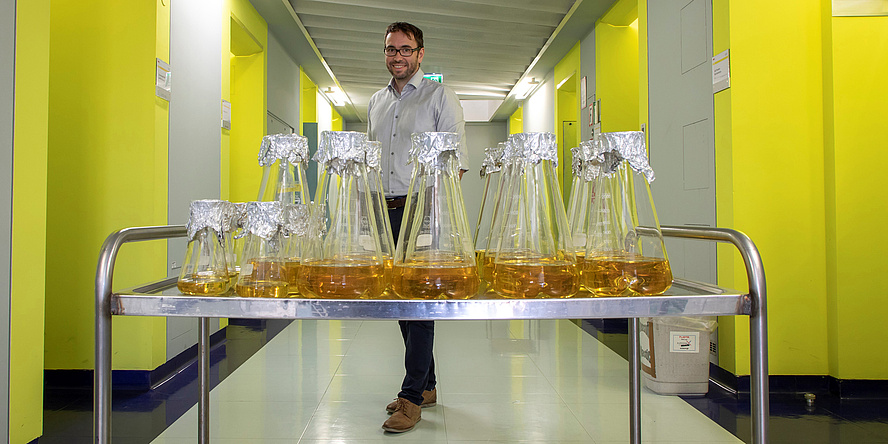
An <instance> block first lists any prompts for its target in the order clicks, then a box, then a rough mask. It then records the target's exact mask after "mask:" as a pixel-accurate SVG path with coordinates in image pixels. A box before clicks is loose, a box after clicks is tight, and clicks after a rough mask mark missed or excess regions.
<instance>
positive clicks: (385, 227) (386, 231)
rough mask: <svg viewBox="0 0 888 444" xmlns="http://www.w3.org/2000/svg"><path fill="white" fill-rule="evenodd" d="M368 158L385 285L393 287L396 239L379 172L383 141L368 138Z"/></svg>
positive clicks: (366, 152) (371, 197)
mask: <svg viewBox="0 0 888 444" xmlns="http://www.w3.org/2000/svg"><path fill="white" fill-rule="evenodd" d="M364 150H365V154H366V156H367V157H366V159H367V168H368V171H367V181H368V182H369V184H370V188H369V192H370V200H371V202H373V216H374V218H375V219H376V227H377V228H379V230H380V231H379V247H380V251H382V257H383V263H384V264H385V287H386V289H388V288H390V287H391V283H392V265H393V261H394V257H395V241H394V237H393V235H392V223H391V221H389V216H388V206H387V205H386V203H385V191H383V188H382V177H381V176H380V172H379V159H380V157H381V155H382V143H381V142H378V141H375V140H368V141H366V142H365V143H364Z"/></svg>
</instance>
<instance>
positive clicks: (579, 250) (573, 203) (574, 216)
mask: <svg viewBox="0 0 888 444" xmlns="http://www.w3.org/2000/svg"><path fill="white" fill-rule="evenodd" d="M593 143H594V142H593V141H591V140H587V141H583V142H580V145H579V146H577V147H575V148H571V152H572V153H573V164H572V165H571V166H572V171H573V176H574V180H573V183H572V184H571V190H570V199H569V201H568V206H567V220H568V224H569V225H570V231H571V236H570V239H571V246H572V247H573V250H574V253H575V254H576V255H577V269H578V270H580V275H581V278H580V283H581V284H582V283H583V279H582V272H583V267H584V265H583V264H584V263H585V258H586V237H587V233H588V232H589V229H590V227H591V220H592V217H591V216H592V202H593V201H594V200H595V179H596V178H597V177H598V164H597V163H593V162H591V161H590V158H591V157H592V150H593Z"/></svg>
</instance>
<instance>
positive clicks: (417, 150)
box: [410, 132, 460, 166]
mask: <svg viewBox="0 0 888 444" xmlns="http://www.w3.org/2000/svg"><path fill="white" fill-rule="evenodd" d="M411 138H412V140H413V146H412V148H411V149H410V162H418V163H419V164H421V165H438V166H443V164H442V163H440V160H443V159H444V156H445V155H452V156H456V160H457V162H459V161H460V155H459V134H458V133H433V132H427V133H413V135H412V136H411Z"/></svg>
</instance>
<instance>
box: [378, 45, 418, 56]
mask: <svg viewBox="0 0 888 444" xmlns="http://www.w3.org/2000/svg"><path fill="white" fill-rule="evenodd" d="M420 49H422V46H417V47H416V48H395V47H392V46H389V47H387V48H385V49H383V52H385V55H387V56H389V57H394V56H395V55H396V54H398V53H400V54H401V57H410V56H412V55H413V53H414V52H416V51H419V50H420Z"/></svg>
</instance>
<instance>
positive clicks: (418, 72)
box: [388, 68, 425, 94]
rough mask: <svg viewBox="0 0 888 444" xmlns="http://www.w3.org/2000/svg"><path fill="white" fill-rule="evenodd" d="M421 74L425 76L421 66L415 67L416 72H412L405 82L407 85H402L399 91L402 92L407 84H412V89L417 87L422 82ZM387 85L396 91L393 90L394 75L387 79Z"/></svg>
mask: <svg viewBox="0 0 888 444" xmlns="http://www.w3.org/2000/svg"><path fill="white" fill-rule="evenodd" d="M423 76H425V73H424V72H422V68H417V69H416V72H415V73H413V77H411V78H410V81H409V82H407V85H404V88H403V89H402V90H401V93H402V94H403V93H404V90H406V89H407V86H409V85H413V89H418V88H419V85H420V84H421V83H422V79H423ZM388 87H389V89H391V90H392V91H393V92H397V91H396V90H395V78H394V77H392V79H391V80H389V84H388Z"/></svg>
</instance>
